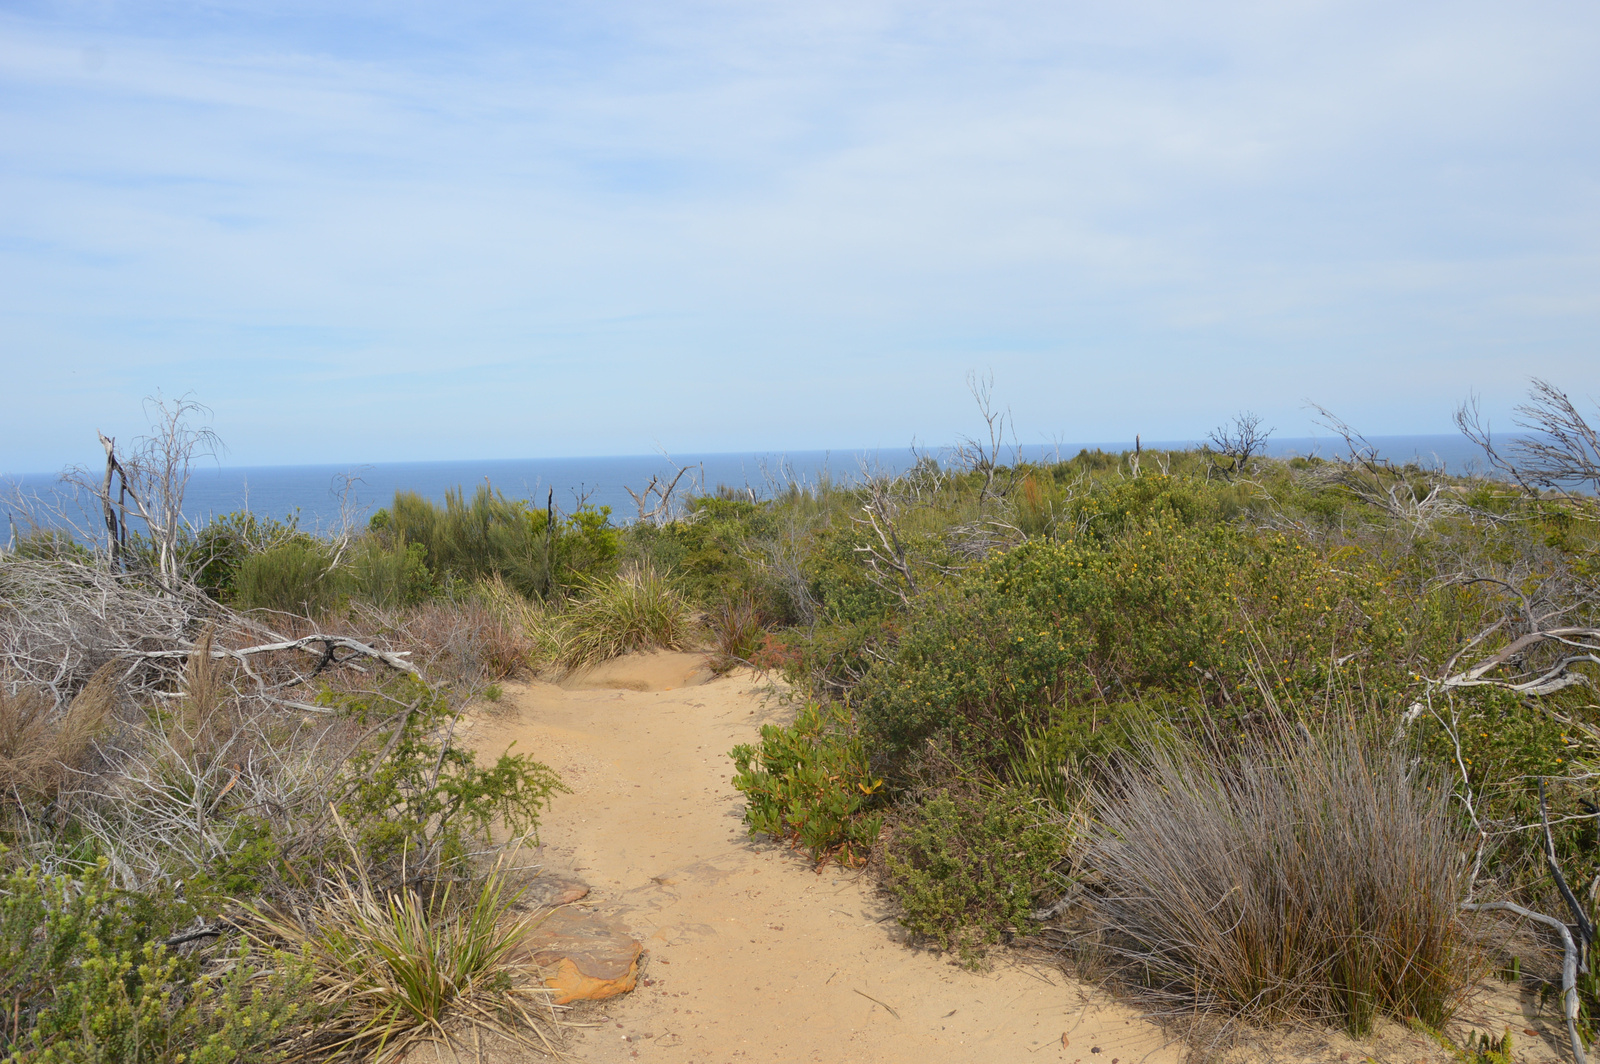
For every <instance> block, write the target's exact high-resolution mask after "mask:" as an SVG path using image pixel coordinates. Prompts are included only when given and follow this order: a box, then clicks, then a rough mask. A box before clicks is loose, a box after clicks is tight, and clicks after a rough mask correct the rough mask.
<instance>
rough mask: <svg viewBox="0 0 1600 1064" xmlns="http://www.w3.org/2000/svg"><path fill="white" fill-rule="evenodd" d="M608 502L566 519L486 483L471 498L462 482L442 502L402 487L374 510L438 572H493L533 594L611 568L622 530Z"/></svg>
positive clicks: (466, 576)
mask: <svg viewBox="0 0 1600 1064" xmlns="http://www.w3.org/2000/svg"><path fill="white" fill-rule="evenodd" d="M610 513H611V511H610V509H609V508H608V507H601V508H599V509H593V508H589V507H583V508H580V509H579V510H578V511H577V512H576V513H573V514H571V515H569V516H568V517H567V518H566V519H565V520H562V519H561V518H560V517H559V515H556V514H555V512H554V510H553V509H547V508H544V507H538V506H535V505H532V504H531V503H529V502H526V501H522V500H515V499H508V498H506V497H505V496H504V495H502V494H501V493H500V492H497V491H494V490H493V489H491V488H490V487H489V486H488V485H487V484H483V485H479V486H478V488H477V490H476V491H475V492H474V493H473V496H472V499H471V501H470V502H469V501H467V500H466V499H465V497H464V495H463V493H462V492H461V490H460V489H457V490H454V491H451V492H448V493H447V494H446V496H445V504H444V506H442V507H441V506H437V505H435V504H434V503H433V502H431V501H429V500H427V499H424V498H423V497H422V496H420V495H418V494H416V493H415V492H407V491H402V492H397V493H396V494H395V497H394V504H393V507H392V508H391V509H389V510H380V511H379V512H378V513H377V514H375V515H374V516H373V519H372V522H371V525H372V531H373V533H374V534H376V535H378V536H379V537H380V538H382V539H383V540H384V541H385V543H386V544H388V545H391V546H392V545H394V544H395V543H399V544H415V545H417V546H420V547H421V548H422V550H423V551H424V552H425V558H426V565H427V568H428V569H429V571H430V572H431V573H432V574H433V576H434V578H435V579H436V580H440V581H456V582H461V583H465V584H471V583H473V582H474V581H478V580H484V579H489V578H491V577H495V578H499V579H500V580H503V581H504V582H505V583H506V584H507V585H509V586H510V587H512V588H514V589H516V590H517V591H518V592H520V593H521V594H524V595H528V596H540V597H548V596H550V595H551V594H552V593H554V592H556V591H557V590H559V589H561V588H564V587H570V586H571V585H572V584H573V582H574V581H578V580H582V579H583V578H585V577H591V576H595V575H599V574H601V573H604V572H605V571H607V570H608V568H609V567H610V565H611V564H612V563H613V561H614V560H615V558H616V557H617V552H618V550H619V548H620V535H619V533H618V531H617V529H615V528H614V527H612V525H611V522H610Z"/></svg>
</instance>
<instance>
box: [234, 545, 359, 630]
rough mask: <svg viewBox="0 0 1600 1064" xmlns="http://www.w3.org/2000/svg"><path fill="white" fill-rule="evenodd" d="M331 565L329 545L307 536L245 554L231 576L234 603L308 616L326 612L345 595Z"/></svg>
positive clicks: (241, 606) (246, 607)
mask: <svg viewBox="0 0 1600 1064" xmlns="http://www.w3.org/2000/svg"><path fill="white" fill-rule="evenodd" d="M333 562H334V558H333V552H332V550H331V549H330V547H329V545H328V544H326V543H323V542H321V541H319V540H315V539H312V538H311V537H310V536H296V537H295V538H293V539H290V540H287V541H285V542H282V543H279V544H277V545H275V546H272V547H268V548H267V549H266V550H264V551H261V552H260V553H258V554H249V555H246V556H245V558H244V560H243V561H241V562H240V563H239V567H238V570H237V572H236V573H235V576H234V601H235V604H236V605H238V606H239V607H240V608H241V609H247V610H249V609H266V610H277V611H279V612H282V613H296V614H300V615H302V616H308V617H314V616H317V615H319V614H322V613H325V612H326V611H328V610H329V609H332V608H333V607H334V606H336V605H337V604H338V603H339V601H340V600H341V599H342V598H343V597H344V593H345V587H344V581H343V579H342V577H343V574H342V573H341V572H339V571H336V570H335V569H334V567H333Z"/></svg>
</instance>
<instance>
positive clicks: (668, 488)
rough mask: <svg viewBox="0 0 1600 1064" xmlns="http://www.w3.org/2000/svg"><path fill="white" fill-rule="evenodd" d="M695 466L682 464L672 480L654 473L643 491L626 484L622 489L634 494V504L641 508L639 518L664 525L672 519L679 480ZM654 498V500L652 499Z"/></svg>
mask: <svg viewBox="0 0 1600 1064" xmlns="http://www.w3.org/2000/svg"><path fill="white" fill-rule="evenodd" d="M693 468H694V467H693V466H680V467H679V468H678V471H677V473H675V474H673V477H672V479H671V480H668V479H666V478H665V477H661V476H657V475H656V474H654V473H652V474H650V483H648V484H646V485H645V487H644V491H642V492H641V491H634V490H633V489H632V488H630V487H627V486H626V485H624V486H623V489H622V490H624V491H626V492H627V493H628V494H629V495H631V496H633V504H634V505H635V506H636V507H638V509H639V520H640V521H649V522H651V523H652V524H656V525H664V524H666V523H667V522H668V521H670V520H672V493H673V492H674V491H676V490H677V487H678V481H680V480H682V479H683V475H684V474H685V473H687V472H689V470H691V469H693ZM652 498H654V500H655V501H654V502H651V501H650V500H651V499H652Z"/></svg>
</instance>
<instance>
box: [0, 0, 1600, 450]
mask: <svg viewBox="0 0 1600 1064" xmlns="http://www.w3.org/2000/svg"><path fill="white" fill-rule="evenodd" d="M1597 54H1600V6H1596V5H1594V4H1581V3H1564V4H1548V3H1539V2H1530V3H1518V4H1507V3H1504V2H1495V3H1476V2H1472V0H1465V2H1461V0H1458V2H1452V3H1448V4H1447V3H1428V2H1418V3H1409V4H1395V3H1392V2H1391V3H1294V2H1287V0H1280V2H1274V3H1259V4H1257V3H1229V2H1213V3H1199V4H1197V3H1193V2H1173V3H1138V2H1129V0H1118V2H1115V3H1110V2H1107V3H1075V2H1069V0H1054V2H1050V3H1043V2H1041V3H1032V2H1012V0H976V2H971V3H967V2H936V0H935V2H923V3H916V4H912V3H900V2H885V0H848V2H838V3H834V2H832V0H812V2H807V3H793V2H786V3H776V2H764V0H746V2H741V3H732V2H729V3H719V2H705V3H678V2H674V0H651V2H640V3H631V2H614V3H607V2H604V0H600V2H590V3H582V4H578V3H561V4H555V3H542V2H537V0H533V2H528V3H521V4H509V3H507V4H501V5H487V4H477V3H473V2H471V0H464V2H463V0H457V2H454V3H450V4H432V3H424V2H413V3H405V2H388V3H381V4H380V3H371V4H359V3H340V2H338V0H320V2H316V3H310V2H300V0H286V2H278V0H275V2H272V3H264V2H263V3H226V2H205V0H195V2H190V3H160V2H151V3H141V4H123V3H119V2H115V0H84V2H78V3H50V2H37V3H29V2H21V3H17V2H11V0H0V369H3V382H4V391H5V393H6V394H7V397H8V401H7V402H6V403H5V417H4V418H3V419H0V470H4V471H10V472H22V471H35V470H47V469H51V468H55V467H58V466H60V465H62V464H63V463H66V462H70V461H84V460H92V458H93V456H94V453H95V451H96V447H95V443H94V435H93V434H94V431H95V429H97V428H99V429H103V430H104V431H106V432H108V433H118V434H121V435H131V434H133V433H135V432H137V431H138V430H139V429H140V428H141V427H142V424H143V422H142V420H141V409H140V403H139V400H140V398H141V397H143V396H145V395H147V394H150V393H153V392H156V391H158V390H159V391H162V392H164V393H165V394H167V395H179V394H185V393H190V394H192V395H193V396H194V397H195V398H197V399H199V400H201V401H203V402H205V403H206V404H208V405H209V406H210V407H212V408H213V410H214V411H215V422H214V424H215V427H216V429H217V431H218V432H219V433H220V434H221V436H222V437H223V438H224V440H225V441H226V442H227V444H228V445H229V453H228V454H227V456H226V461H228V462H229V463H230V464H271V463H291V462H315V461H322V462H373V461H398V460H422V459H446V458H475V457H534V456H558V455H584V454H632V453H642V452H649V451H651V450H653V449H655V448H656V446H657V445H660V446H663V447H666V448H668V449H670V450H672V451H675V452H692V451H720V450H782V449H807V448H823V447H854V446H875V445H876V446H901V445H904V444H906V443H909V442H910V441H911V440H912V439H913V438H915V439H917V440H921V441H924V442H931V443H939V442H944V441H947V440H949V439H951V438H953V437H954V436H955V435H956V434H958V433H961V432H966V431H971V430H972V429H973V420H974V416H973V414H972V410H971V400H970V398H969V397H968V396H967V395H966V392H965V390H964V385H963V381H964V378H965V376H966V374H967V373H968V372H969V371H970V370H977V371H980V372H982V371H992V372H993V374H994V380H995V394H996V396H997V398H998V399H999V400H1000V401H1001V402H1002V403H1004V404H1006V405H1009V406H1010V408H1011V410H1012V413H1013V415H1014V417H1015V421H1016V425H1017V428H1018V434H1019V436H1020V437H1021V438H1022V440H1023V442H1040V441H1043V440H1049V439H1056V438H1059V439H1063V440H1067V441H1072V440H1094V439H1117V438H1129V437H1131V436H1132V435H1133V434H1134V433H1135V432H1139V433H1142V434H1143V435H1144V436H1145V438H1147V439H1149V438H1182V437H1190V436H1197V435H1200V434H1203V433H1204V432H1205V430H1207V429H1209V428H1210V427H1212V426H1213V425H1215V424H1217V423H1218V422H1220V421H1222V420H1224V419H1226V418H1227V417H1228V416H1229V415H1231V414H1232V413H1234V412H1235V411H1237V410H1239V409H1241V408H1248V409H1251V410H1254V411H1256V412H1258V413H1260V414H1261V415H1262V416H1263V417H1264V418H1265V420H1266V422H1267V423H1269V424H1272V425H1275V426H1277V428H1278V431H1279V434H1280V435H1305V434H1308V433H1309V431H1310V420H1309V415H1308V412H1307V411H1306V410H1305V408H1304V402H1305V400H1306V399H1308V398H1309V399H1314V400H1316V401H1318V402H1320V403H1323V404H1324V405H1326V406H1329V407H1331V408H1332V409H1334V410H1335V411H1336V412H1338V413H1339V414H1340V415H1341V416H1343V417H1344V418H1345V419H1346V420H1347V421H1349V422H1350V423H1352V424H1353V425H1355V426H1356V427H1358V428H1360V429H1361V430H1363V431H1365V432H1367V433H1369V434H1386V433H1411V432H1418V433H1426V432H1446V431H1450V421H1449V419H1450V414H1451V411H1452V410H1453V408H1454V406H1455V404H1456V403H1457V402H1459V401H1460V400H1461V399H1462V398H1464V397H1465V396H1466V394H1467V393H1468V392H1469V391H1472V390H1475V391H1477V392H1479V393H1481V394H1482V395H1483V396H1484V397H1485V401H1486V406H1487V407H1488V409H1489V410H1490V411H1491V412H1492V413H1493V414H1494V415H1495V416H1496V418H1497V419H1498V420H1499V421H1501V422H1504V420H1505V417H1506V414H1507V412H1508V411H1509V409H1510V407H1511V405H1512V404H1513V403H1514V402H1515V401H1516V400H1517V399H1518V398H1519V397H1520V395H1521V393H1522V392H1523V391H1524V390H1525V387H1526V382H1527V379H1528V378H1529V377H1530V376H1533V375H1540V376H1545V377H1548V378H1551V379H1553V380H1554V381H1556V382H1557V383H1559V384H1561V385H1563V386H1565V387H1566V388H1568V389H1569V390H1570V391H1572V392H1574V393H1577V394H1581V395H1586V396H1594V397H1597V398H1600V347H1597V344H1596V340H1597V339H1600V166H1597V162H1600V158H1597V156H1600V139H1597V137H1596V134H1597V131H1600V107H1597V104H1600V91H1597V90H1600V63H1596V62H1595V60H1594V56H1595V55H1597Z"/></svg>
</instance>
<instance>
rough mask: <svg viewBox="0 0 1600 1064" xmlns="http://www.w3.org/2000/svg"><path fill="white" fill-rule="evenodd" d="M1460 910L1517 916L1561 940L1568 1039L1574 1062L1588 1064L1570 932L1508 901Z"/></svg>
mask: <svg viewBox="0 0 1600 1064" xmlns="http://www.w3.org/2000/svg"><path fill="white" fill-rule="evenodd" d="M1461 907H1462V908H1463V909H1466V910H1467V911H1468V912H1475V913H1481V912H1490V911H1497V910H1498V911H1502V912H1509V913H1516V914H1517V915H1518V916H1521V917H1525V918H1527V919H1529V920H1533V921H1535V922H1536V923H1541V924H1544V925H1545V926H1546V927H1548V928H1550V929H1552V930H1553V931H1555V933H1556V934H1558V935H1560V936H1561V945H1562V948H1563V950H1564V951H1565V955H1564V957H1563V959H1562V962H1561V992H1562V994H1563V996H1564V997H1565V999H1566V1000H1565V1009H1566V1014H1567V1037H1568V1038H1570V1039H1571V1040H1572V1057H1573V1059H1574V1060H1576V1061H1577V1064H1588V1057H1586V1056H1585V1055H1584V1052H1583V1040H1582V1039H1581V1038H1579V1037H1578V947H1577V944H1576V943H1575V942H1573V939H1572V929H1571V928H1569V927H1568V926H1567V925H1566V924H1564V923H1562V922H1561V921H1560V920H1557V919H1556V918H1555V917H1554V916H1546V915H1545V914H1544V913H1536V912H1534V911H1533V910H1532V909H1524V908H1523V907H1522V906H1520V905H1514V904H1512V903H1511V902H1509V901H1483V902H1471V901H1465V902H1462V903H1461Z"/></svg>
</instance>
